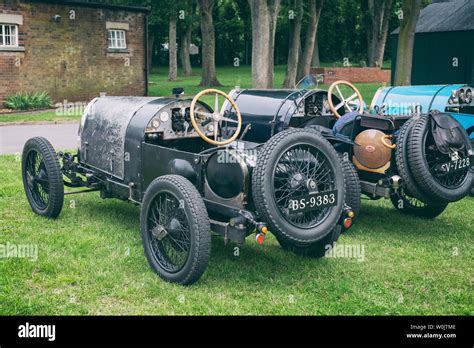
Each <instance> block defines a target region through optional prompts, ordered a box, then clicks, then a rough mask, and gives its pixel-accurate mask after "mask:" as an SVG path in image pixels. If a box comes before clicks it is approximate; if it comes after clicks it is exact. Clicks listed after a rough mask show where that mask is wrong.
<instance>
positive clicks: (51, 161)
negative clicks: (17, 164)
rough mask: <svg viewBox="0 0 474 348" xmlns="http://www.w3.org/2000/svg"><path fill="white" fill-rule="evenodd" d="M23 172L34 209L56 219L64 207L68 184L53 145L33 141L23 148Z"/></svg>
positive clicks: (28, 196)
mask: <svg viewBox="0 0 474 348" xmlns="http://www.w3.org/2000/svg"><path fill="white" fill-rule="evenodd" d="M21 170H22V177H23V187H24V189H25V193H26V197H27V199H28V203H29V204H30V206H31V209H32V210H33V211H34V212H35V213H36V214H39V215H42V216H46V217H49V218H56V217H57V216H58V215H59V214H60V213H61V210H62V208H63V201H64V184H63V175H62V172H61V167H60V165H59V161H58V157H57V155H56V152H55V151H54V148H53V146H52V145H51V143H50V142H49V141H48V140H46V139H45V138H42V137H35V138H31V139H29V140H28V141H27V142H26V144H25V146H24V147H23V155H22V163H21Z"/></svg>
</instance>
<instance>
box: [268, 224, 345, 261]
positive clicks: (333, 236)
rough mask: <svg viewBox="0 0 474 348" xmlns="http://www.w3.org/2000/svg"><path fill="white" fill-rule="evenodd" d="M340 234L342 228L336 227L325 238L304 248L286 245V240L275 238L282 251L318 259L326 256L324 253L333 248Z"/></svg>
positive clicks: (290, 244)
mask: <svg viewBox="0 0 474 348" xmlns="http://www.w3.org/2000/svg"><path fill="white" fill-rule="evenodd" d="M341 232H342V226H341V225H336V226H335V227H334V228H333V230H332V231H331V233H329V234H328V235H327V236H326V237H324V238H323V239H321V240H319V241H317V242H314V243H313V244H311V245H309V246H306V247H299V246H297V245H294V244H292V243H288V242H287V241H286V240H284V239H281V238H279V237H277V240H278V243H279V244H280V246H281V247H282V248H283V249H284V250H288V251H292V252H294V253H295V254H298V255H302V256H307V257H313V258H320V257H323V256H324V255H325V254H326V251H328V250H329V249H331V248H332V247H333V246H334V243H335V242H337V240H338V239H339V236H340V235H341Z"/></svg>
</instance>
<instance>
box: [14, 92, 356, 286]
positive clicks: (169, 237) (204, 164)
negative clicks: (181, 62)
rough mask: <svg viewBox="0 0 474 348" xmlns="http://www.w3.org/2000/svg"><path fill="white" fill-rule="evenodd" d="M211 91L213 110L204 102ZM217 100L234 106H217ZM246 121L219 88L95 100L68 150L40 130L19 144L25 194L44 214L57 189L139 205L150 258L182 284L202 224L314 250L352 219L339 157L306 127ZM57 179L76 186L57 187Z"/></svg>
mask: <svg viewBox="0 0 474 348" xmlns="http://www.w3.org/2000/svg"><path fill="white" fill-rule="evenodd" d="M178 92H179V91H176V94H177V93H178ZM209 95H211V97H210V98H211V99H212V101H211V103H210V104H212V103H214V108H211V107H210V106H209V104H208V103H205V102H203V101H202V98H206V97H207V98H208V99H209ZM222 97H224V98H225V103H229V104H230V105H232V108H233V112H232V113H228V112H227V111H225V108H224V107H222V108H220V107H219V105H220V104H219V98H221V99H222ZM250 118H255V119H256V120H259V115H252V116H250V117H249V116H247V115H246V116H245V119H244V120H243V119H242V116H241V114H240V112H239V108H238V106H237V105H236V104H235V103H234V101H233V100H232V99H231V98H229V97H228V96H227V95H226V94H225V93H223V92H221V91H218V90H205V91H202V92H201V93H199V94H198V95H196V96H195V97H194V98H193V99H192V100H191V99H185V98H178V97H176V98H164V97H159V98H158V97H155V98H150V97H143V98H142V97H100V98H96V99H94V100H93V101H92V102H90V103H89V105H88V106H87V108H86V110H85V112H84V115H83V117H82V120H81V125H80V129H79V146H78V151H77V153H75V154H71V153H62V152H59V153H56V152H55V150H54V149H53V147H52V146H51V144H50V143H49V142H48V141H47V140H46V139H44V138H41V137H35V138H32V139H30V140H28V141H27V143H26V144H25V146H24V150H23V157H22V174H23V184H24V189H25V192H26V196H27V199H28V201H29V204H30V206H31V208H32V210H33V211H34V212H35V213H37V214H40V215H43V216H46V217H50V218H55V217H57V216H58V215H59V214H60V212H61V209H62V206H63V199H64V195H65V194H74V193H79V192H86V191H99V192H100V195H101V197H102V198H110V197H113V198H119V199H122V200H125V201H129V202H133V203H136V204H140V205H141V218H140V219H141V220H140V226H141V236H142V241H143V247H144V250H145V255H146V257H147V259H148V261H149V264H150V265H151V267H152V268H153V269H154V270H155V271H156V272H157V273H158V274H159V275H160V276H161V277H162V278H164V279H165V280H167V281H171V282H177V283H181V284H191V283H193V282H195V281H196V280H198V279H199V278H200V276H201V275H202V274H203V272H204V270H205V269H206V266H207V264H208V260H209V256H210V250H211V235H210V231H211V230H212V231H213V232H215V233H217V234H220V235H222V236H223V237H224V238H225V240H226V241H227V240H231V241H234V242H237V243H239V244H241V243H243V242H244V240H245V238H246V237H247V236H248V235H249V234H251V233H253V232H255V233H256V239H257V242H259V243H262V242H263V240H264V238H265V234H266V233H267V232H268V230H270V231H271V232H272V233H273V234H274V235H275V236H276V238H277V239H278V241H279V243H280V244H281V245H282V247H284V248H286V249H290V250H292V251H295V252H298V253H301V254H308V255H311V256H316V257H320V256H323V255H324V252H325V251H326V248H327V245H331V244H332V243H333V242H334V241H335V240H336V239H337V238H338V236H339V233H340V232H341V229H342V228H343V227H344V228H348V227H350V225H351V223H352V218H353V217H354V212H353V210H352V208H351V207H350V205H349V204H347V203H346V201H345V196H346V192H345V188H346V187H345V172H344V169H343V166H344V163H348V162H347V161H345V160H344V159H342V158H340V157H338V154H337V152H336V151H335V149H334V147H333V146H332V145H331V143H330V142H329V140H328V139H326V138H325V137H324V136H323V135H322V134H321V133H320V132H318V131H316V130H313V129H309V128H308V129H304V128H289V129H286V130H283V128H282V129H281V132H279V133H278V134H275V135H274V136H268V137H266V139H265V141H255V140H244V138H245V135H246V134H247V132H248V131H249V129H250V128H251V127H252V125H253V123H252V122H251V120H250ZM258 125H259V122H256V123H255V126H256V127H258ZM252 129H254V128H252ZM248 134H251V133H248ZM252 134H253V133H252ZM330 138H331V137H329V139H330ZM64 185H65V186H67V187H72V188H80V189H79V190H75V191H66V192H65V190H64ZM348 186H349V185H348Z"/></svg>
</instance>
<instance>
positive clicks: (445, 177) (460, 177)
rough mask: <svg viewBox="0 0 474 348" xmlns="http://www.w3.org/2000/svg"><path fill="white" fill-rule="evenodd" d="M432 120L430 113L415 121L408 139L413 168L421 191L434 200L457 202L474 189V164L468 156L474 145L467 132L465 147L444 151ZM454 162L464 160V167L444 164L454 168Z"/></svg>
mask: <svg viewBox="0 0 474 348" xmlns="http://www.w3.org/2000/svg"><path fill="white" fill-rule="evenodd" d="M431 122H432V121H431V117H430V115H423V116H421V117H419V118H418V119H417V120H416V121H415V122H414V125H413V129H412V131H411V136H410V139H409V141H408V154H407V155H408V156H407V157H408V164H409V168H410V169H411V172H412V174H413V178H414V180H415V182H416V183H417V184H418V185H419V188H420V190H421V191H423V192H424V193H425V194H426V195H427V196H428V197H430V198H431V200H433V201H437V202H455V201H458V200H460V199H462V198H464V197H465V196H466V195H468V194H469V191H470V189H471V183H472V177H473V174H472V172H471V170H470V167H471V166H472V163H469V158H468V152H469V150H470V148H471V145H470V142H469V139H468V138H467V134H466V139H465V146H464V148H463V149H462V150H459V151H457V152H452V153H450V154H443V153H442V152H441V151H439V150H438V148H437V146H436V144H435V141H434V138H433V135H432V133H431ZM459 127H461V126H459ZM453 163H457V164H459V163H462V164H463V165H464V166H463V167H461V168H460V169H458V170H451V169H450V170H442V167H441V165H443V164H448V165H449V166H450V167H451V165H452V164H453ZM466 164H468V165H466ZM420 198H421V197H420Z"/></svg>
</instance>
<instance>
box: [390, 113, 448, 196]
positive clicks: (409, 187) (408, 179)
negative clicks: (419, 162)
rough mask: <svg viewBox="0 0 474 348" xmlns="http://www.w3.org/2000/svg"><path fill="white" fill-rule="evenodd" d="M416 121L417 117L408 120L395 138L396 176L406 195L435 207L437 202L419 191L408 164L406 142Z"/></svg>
mask: <svg viewBox="0 0 474 348" xmlns="http://www.w3.org/2000/svg"><path fill="white" fill-rule="evenodd" d="M416 120H418V117H413V118H410V119H409V120H408V121H406V122H405V123H404V124H403V126H402V127H401V128H400V132H399V134H398V136H397V146H396V148H395V163H396V165H397V171H398V174H399V175H400V177H401V178H402V185H403V189H404V191H405V192H406V194H407V195H408V196H410V197H414V198H417V199H418V200H420V201H423V202H426V203H429V204H431V205H437V204H439V203H438V202H437V201H435V200H433V199H431V198H430V197H429V196H427V195H426V194H425V193H424V192H423V191H422V190H420V188H419V186H418V184H417V182H416V181H415V178H414V177H413V174H412V172H411V170H410V167H409V163H408V142H409V140H410V137H411V131H412V128H413V125H414V123H415V122H416Z"/></svg>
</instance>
